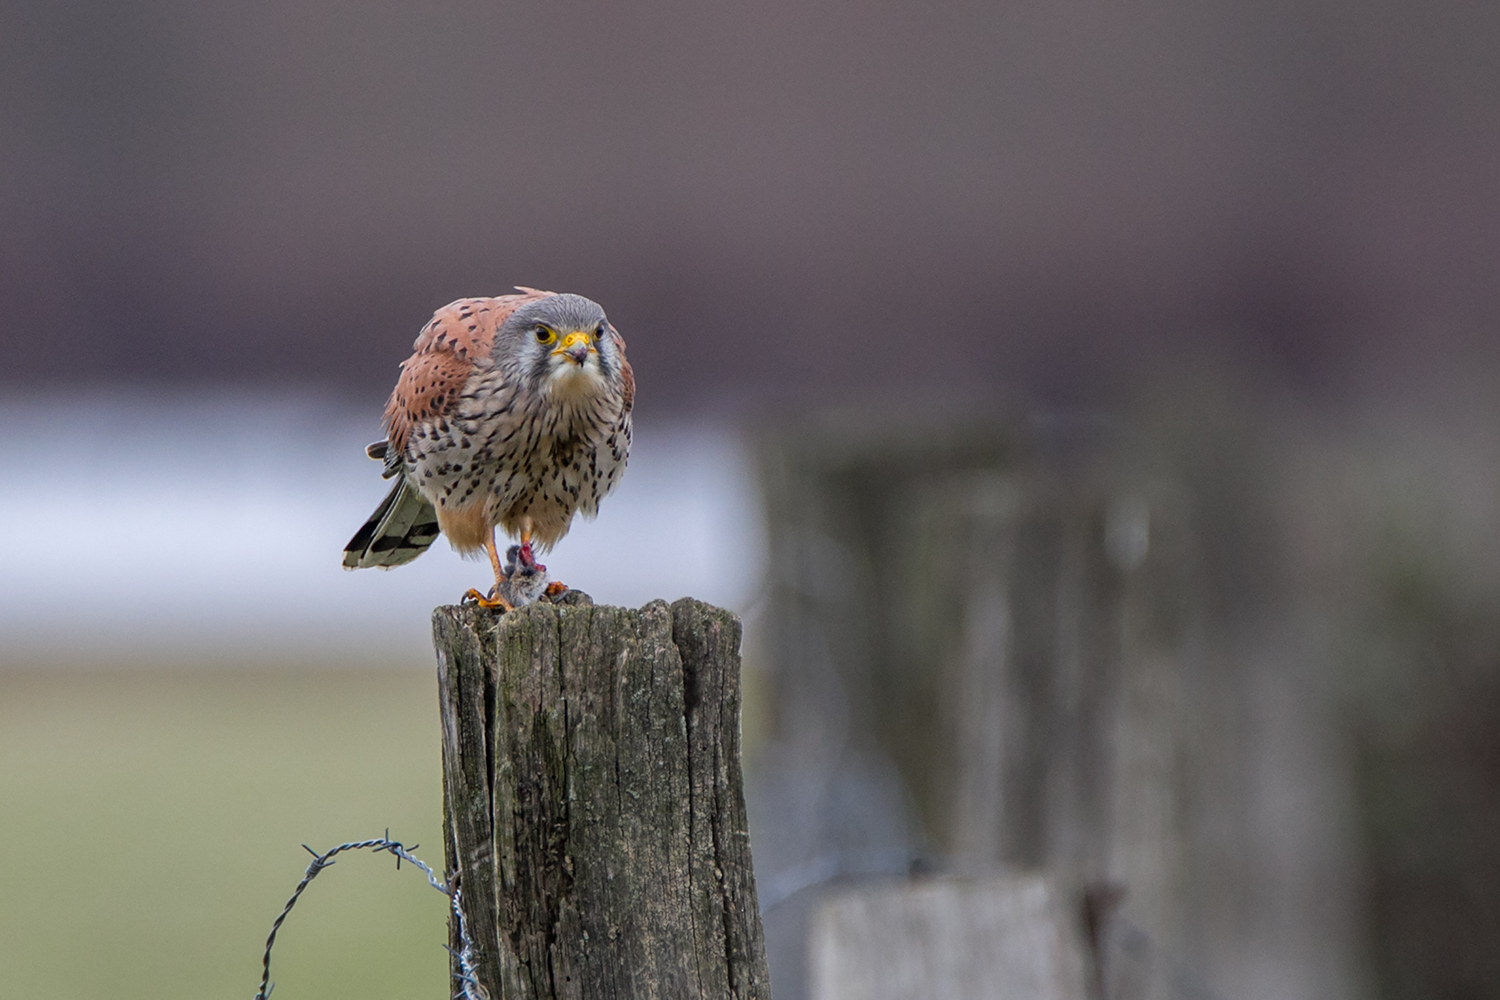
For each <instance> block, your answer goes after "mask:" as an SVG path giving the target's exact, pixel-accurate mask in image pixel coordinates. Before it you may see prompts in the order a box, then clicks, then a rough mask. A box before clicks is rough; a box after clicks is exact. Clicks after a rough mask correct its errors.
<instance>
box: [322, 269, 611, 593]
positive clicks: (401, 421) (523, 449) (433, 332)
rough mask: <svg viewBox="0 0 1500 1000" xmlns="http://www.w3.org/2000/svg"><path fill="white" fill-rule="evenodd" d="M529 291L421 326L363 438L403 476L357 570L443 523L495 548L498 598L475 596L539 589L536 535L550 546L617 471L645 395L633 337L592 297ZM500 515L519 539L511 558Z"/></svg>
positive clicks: (421, 541) (453, 534) (362, 538)
mask: <svg viewBox="0 0 1500 1000" xmlns="http://www.w3.org/2000/svg"><path fill="white" fill-rule="evenodd" d="M518 292H519V294H515V295H501V296H498V297H496V298H481V299H459V300H458V301H457V302H452V303H449V304H448V305H446V306H444V307H443V308H441V309H439V310H438V311H437V312H436V313H434V314H433V317H432V320H431V321H430V322H429V323H428V324H427V325H426V326H424V327H423V328H422V332H421V334H420V335H418V337H417V340H416V343H415V344H414V345H412V346H413V348H414V353H413V354H412V356H411V357H410V358H407V359H406V361H405V362H404V363H402V365H401V377H400V379H399V380H398V381H397V382H396V388H395V391H393V392H392V393H391V398H390V401H389V402H387V403H386V406H385V430H386V440H384V441H380V442H377V443H375V444H372V445H370V447H369V448H367V449H366V453H367V454H369V456H370V457H371V458H374V459H378V460H381V461H383V462H384V463H385V471H384V473H383V474H384V476H385V478H387V479H390V478H392V477H394V478H395V479H396V484H395V486H393V487H392V488H391V491H390V493H389V494H388V495H387V496H386V498H385V500H383V501H382V502H381V504H380V506H379V507H377V508H375V513H373V514H371V515H370V519H369V520H368V521H366V522H365V525H364V527H362V528H360V529H359V531H358V532H356V533H355V535H354V537H353V538H352V539H350V540H349V544H348V545H347V546H346V547H345V549H344V567H345V568H346V569H361V568H364V567H367V566H377V567H380V568H381V569H389V568H391V567H392V566H400V565H402V564H403V563H408V562H411V561H412V560H413V559H415V558H416V557H417V556H419V555H421V554H422V553H423V552H425V551H426V550H427V547H428V546H429V545H431V544H432V543H433V541H434V540H435V539H436V538H437V536H438V533H439V532H441V533H442V534H443V535H445V536H446V537H447V539H448V543H449V544H450V545H452V546H453V548H454V549H456V550H457V551H458V552H459V553H461V554H464V555H471V554H474V553H477V552H478V551H479V550H481V549H483V550H484V551H485V553H486V554H488V556H489V559H490V566H491V567H492V568H493V570H494V573H495V588H494V589H493V590H492V591H491V592H490V597H488V598H486V597H484V596H483V595H481V594H479V593H478V591H475V590H471V591H469V593H468V594H467V595H465V596H467V597H473V598H475V599H476V600H478V601H479V602H480V603H481V604H483V605H484V606H486V607H503V608H509V607H512V606H513V605H514V604H515V603H516V600H515V599H516V598H520V599H521V601H522V602H523V603H524V602H528V601H529V600H535V598H536V596H537V591H538V590H539V588H537V587H536V586H535V583H536V581H537V579H539V578H540V579H542V580H545V571H546V567H545V566H542V565H541V564H539V563H537V562H536V561H535V558H534V555H533V552H532V545H533V544H535V545H536V546H537V547H538V548H539V549H541V550H542V551H543V552H545V551H547V550H548V549H550V548H552V546H553V545H555V544H557V542H558V540H559V539H561V538H562V537H563V536H564V535H566V534H567V533H568V528H569V527H571V526H572V523H573V515H574V514H577V513H581V514H582V515H583V516H584V517H593V516H594V515H595V514H596V513H597V512H598V507H599V501H600V500H601V499H603V497H604V496H605V495H606V494H607V493H609V491H610V490H612V489H614V488H615V484H616V483H618V482H619V481H620V476H621V474H622V473H623V472H624V471H625V462H626V459H627V458H628V457H629V455H630V410H631V407H632V405H633V404H634V402H635V377H634V375H633V374H632V373H631V370H630V363H629V362H627V361H626V360H625V341H624V340H622V339H621V338H620V335H619V333H618V332H617V331H616V330H615V328H614V327H613V326H611V325H610V323H609V320H608V319H606V318H605V315H604V310H603V309H601V308H600V307H599V305H598V303H596V302H592V301H590V300H589V299H586V298H584V297H583V296H581V295H570V294H558V293H555V292H541V291H537V290H536V289H534V288H519V289H518ZM497 526H498V527H500V528H502V529H504V531H505V533H506V534H507V535H510V536H513V537H519V539H520V542H521V544H520V546H519V548H518V549H517V551H516V554H515V555H514V556H513V557H512V558H511V559H510V560H509V563H510V565H509V566H508V567H507V566H502V565H501V562H500V556H499V553H498V552H497V550H496V548H495V528H496V527H497ZM518 573H520V574H521V575H522V576H524V577H525V585H524V586H520V584H521V583H522V582H523V581H522V580H521V579H520V578H517V579H516V580H515V581H511V579H510V578H511V577H512V576H515V575H516V574H518ZM512 583H514V584H516V585H515V586H513V585H512Z"/></svg>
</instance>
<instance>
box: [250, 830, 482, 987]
mask: <svg viewBox="0 0 1500 1000" xmlns="http://www.w3.org/2000/svg"><path fill="white" fill-rule="evenodd" d="M417 846H418V845H416V844H413V845H411V847H410V848H408V847H407V846H406V845H404V844H402V843H401V842H400V841H399V840H392V839H391V831H390V830H389V829H387V830H386V831H385V835H384V836H382V837H376V838H375V839H373V840H354V841H350V842H349V843H347V844H340V845H339V846H337V847H335V848H333V849H331V850H329V851H325V852H324V853H322V854H319V853H318V852H317V851H315V850H313V849H312V848H311V847H308V846H307V845H306V844H303V845H302V849H303V850H305V851H306V852H307V853H308V854H311V855H312V856H313V859H312V861H310V862H308V865H307V871H306V872H304V873H303V875H302V881H300V882H298V883H297V888H295V889H293V890H292V895H291V897H290V898H289V899H287V901H286V905H285V906H283V907H282V908H281V913H280V914H278V915H277V917H276V921H275V922H274V923H273V924H271V933H270V935H269V936H268V937H267V938H266V951H265V955H264V956H263V957H262V958H261V975H260V989H259V990H257V991H256V993H255V1000H270V996H271V991H272V990H274V989H275V988H276V984H275V983H273V982H271V949H272V948H274V947H275V946H276V934H277V932H278V931H280V930H281V925H282V923H283V922H284V921H285V920H286V918H287V916H288V915H289V914H290V913H291V912H292V907H294V906H296V905H297V900H298V898H299V897H301V895H302V891H303V890H304V889H306V888H307V887H308V886H309V885H311V884H312V880H313V879H315V878H317V877H318V874H319V873H320V872H322V871H323V869H325V868H329V867H332V866H333V864H334V860H333V859H334V856H335V855H338V854H342V853H344V852H345V851H364V850H368V851H373V852H374V853H376V854H382V853H383V854H391V855H394V856H395V858H396V870H397V871H400V870H401V862H403V861H406V862H408V863H410V864H411V865H413V866H415V867H417V868H420V869H421V870H422V873H423V874H424V875H426V876H427V882H428V884H429V885H431V886H432V887H433V888H434V889H436V890H437V891H438V892H441V893H442V894H443V895H444V896H447V897H448V899H449V901H450V906H451V907H452V909H453V915H454V922H455V924H456V926H457V928H458V939H459V942H460V943H461V944H462V947H461V948H460V949H459V950H458V951H454V950H453V949H452V948H448V946H447V945H444V947H445V948H447V950H448V952H449V953H450V954H452V955H453V957H454V958H456V959H457V960H458V966H459V969H460V971H459V972H458V973H457V974H455V975H454V978H455V979H457V980H458V981H459V982H460V983H461V984H462V986H461V988H460V990H459V992H457V993H455V994H454V997H455V998H459V997H461V998H463V1000H490V995H489V991H488V990H486V989H485V988H484V987H483V986H482V985H480V983H479V980H478V979H477V978H475V969H474V943H473V942H472V941H471V940H469V930H468V925H467V923H466V922H465V920H464V912H463V908H462V906H461V902H460V901H461V897H462V892H461V891H460V890H459V887H458V885H457V881H458V880H457V879H456V878H452V879H451V881H444V880H443V879H440V878H438V876H437V873H436V872H434V871H433V870H432V867H431V866H430V865H428V864H427V862H425V861H423V860H422V859H421V858H419V857H417V856H416V855H415V854H412V853H411V852H412V851H414V850H416V849H417Z"/></svg>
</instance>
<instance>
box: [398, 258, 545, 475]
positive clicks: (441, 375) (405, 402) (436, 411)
mask: <svg viewBox="0 0 1500 1000" xmlns="http://www.w3.org/2000/svg"><path fill="white" fill-rule="evenodd" d="M551 294H553V293H552V292H542V291H538V290H536V289H535V288H521V289H520V290H519V292H518V293H517V294H515V295H499V296H496V297H494V298H480V299H459V300H458V301H456V302H450V303H448V304H447V305H445V306H443V308H441V309H439V310H438V311H437V312H435V313H433V315H432V319H431V320H429V321H428V323H427V325H426V326H424V327H422V332H421V333H419V334H418V335H417V340H416V343H414V344H412V350H413V353H412V356H411V357H409V358H407V359H406V360H405V361H403V362H402V363H401V377H400V378H399V379H397V380H396V388H395V390H394V391H393V392H392V393H391V398H390V400H389V401H388V402H387V403H386V404H385V429H386V435H387V436H388V437H389V439H390V447H391V448H392V449H394V452H395V454H397V455H400V454H403V453H404V452H405V451H406V440H407V437H408V436H409V435H410V434H411V429H412V427H413V426H414V425H416V424H418V423H421V422H422V421H423V420H429V419H431V418H433V417H438V416H442V415H443V414H444V413H447V412H448V410H449V408H450V407H452V406H453V404H454V403H455V402H457V401H458V394H459V393H460V392H462V391H463V388H464V383H465V382H467V381H468V380H469V375H470V373H471V372H473V370H474V359H475V358H479V357H482V356H484V355H485V354H488V353H489V350H490V346H491V345H492V344H493V343H494V342H495V331H496V330H498V329H499V328H500V324H502V323H504V322H505V320H506V317H508V316H509V315H510V314H511V313H513V312H515V311H516V309H517V308H518V307H520V306H521V305H523V304H524V303H527V302H531V301H533V300H535V299H542V298H546V297H547V296H549V295H551Z"/></svg>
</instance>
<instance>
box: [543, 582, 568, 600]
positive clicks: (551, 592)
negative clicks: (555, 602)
mask: <svg viewBox="0 0 1500 1000" xmlns="http://www.w3.org/2000/svg"><path fill="white" fill-rule="evenodd" d="M567 592H568V585H567V584H566V583H563V582H562V581H561V580H553V581H552V582H551V583H549V584H547V589H546V590H544V591H543V592H542V593H544V594H546V595H547V596H548V597H556V596H558V595H559V594H566V593H567Z"/></svg>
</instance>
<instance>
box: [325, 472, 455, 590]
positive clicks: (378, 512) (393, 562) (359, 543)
mask: <svg viewBox="0 0 1500 1000" xmlns="http://www.w3.org/2000/svg"><path fill="white" fill-rule="evenodd" d="M438 531H439V529H438V520H437V511H435V510H433V509H432V504H430V503H428V502H427V501H426V500H425V499H423V497H422V494H420V493H418V492H417V491H416V490H415V489H414V488H412V487H411V486H410V485H409V484H408V483H407V481H406V477H405V476H402V477H401V478H400V479H399V480H397V481H396V485H395V486H394V487H392V488H391V492H390V493H388V494H386V498H385V499H384V500H382V501H381V502H380V506H379V507H376V508H375V513H373V514H371V515H370V519H369V520H368V521H366V522H365V524H364V527H362V528H360V529H359V530H358V531H357V532H355V533H354V537H353V538H351V539H349V544H348V545H346V546H344V568H345V569H366V568H368V567H370V566H376V567H378V568H380V569H390V568H391V567H392V566H400V565H402V564H403V563H409V562H411V561H412V560H413V559H415V558H417V556H419V555H421V554H422V553H423V552H426V551H427V547H428V546H429V545H431V544H432V543H433V542H434V541H435V540H436V539H437V536H438Z"/></svg>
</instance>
